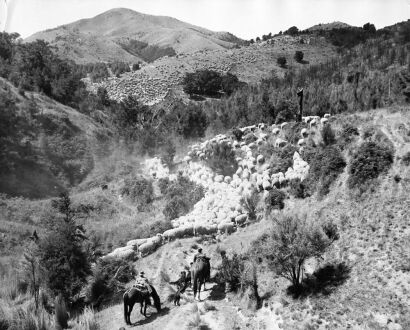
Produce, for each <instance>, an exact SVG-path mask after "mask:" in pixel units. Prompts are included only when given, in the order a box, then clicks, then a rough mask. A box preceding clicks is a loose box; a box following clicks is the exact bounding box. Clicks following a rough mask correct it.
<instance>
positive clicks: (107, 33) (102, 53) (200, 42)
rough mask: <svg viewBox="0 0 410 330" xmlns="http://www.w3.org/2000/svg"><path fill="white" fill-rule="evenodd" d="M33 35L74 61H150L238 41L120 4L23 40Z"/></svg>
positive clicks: (212, 48)
mask: <svg viewBox="0 0 410 330" xmlns="http://www.w3.org/2000/svg"><path fill="white" fill-rule="evenodd" d="M36 39H44V40H46V41H48V42H50V43H51V44H52V45H54V46H57V47H58V49H59V50H58V52H59V54H60V55H62V56H64V57H66V58H70V59H73V60H75V61H76V62H78V63H88V62H99V61H115V60H116V61H124V62H138V61H142V60H143V61H147V62H151V61H153V60H154V59H155V58H156V57H158V53H159V54H160V55H175V54H180V53H192V52H195V51H198V50H216V49H229V48H234V47H236V45H237V44H239V43H242V40H240V39H239V38H237V37H235V36H233V35H232V34H229V33H225V32H213V31H210V30H207V29H204V28H201V27H197V26H194V25H191V24H188V23H184V22H181V21H179V20H177V19H175V18H171V17H165V16H152V15H145V14H141V13H138V12H135V11H133V10H130V9H124V8H116V9H112V10H109V11H107V12H105V13H102V14H100V15H97V16H95V17H93V18H90V19H83V20H80V21H77V22H74V23H71V24H67V25H63V26H60V27H57V28H55V29H51V30H47V31H43V32H38V33H36V34H34V35H32V36H30V37H28V38H27V39H26V41H33V40H36ZM149 47H151V48H149ZM152 47H154V48H152ZM154 50H156V51H154ZM161 51H162V53H161ZM155 53H157V55H155Z"/></svg>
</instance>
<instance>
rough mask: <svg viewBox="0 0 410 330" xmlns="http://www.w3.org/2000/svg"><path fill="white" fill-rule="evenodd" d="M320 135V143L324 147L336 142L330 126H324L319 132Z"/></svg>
mask: <svg viewBox="0 0 410 330" xmlns="http://www.w3.org/2000/svg"><path fill="white" fill-rule="evenodd" d="M320 135H321V136H322V141H323V144H324V145H325V146H329V145H331V144H334V143H335V142H336V137H335V133H334V131H333V129H332V126H330V124H326V125H324V126H323V128H322V129H321V131H320Z"/></svg>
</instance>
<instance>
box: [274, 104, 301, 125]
mask: <svg viewBox="0 0 410 330" xmlns="http://www.w3.org/2000/svg"><path fill="white" fill-rule="evenodd" d="M275 110H276V113H277V116H276V120H275V123H276V124H280V123H283V122H290V121H296V118H297V116H298V113H299V111H298V105H297V104H296V103H295V102H294V101H291V100H283V99H281V100H280V101H279V102H278V104H277V105H276V106H275Z"/></svg>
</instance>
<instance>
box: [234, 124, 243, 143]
mask: <svg viewBox="0 0 410 330" xmlns="http://www.w3.org/2000/svg"><path fill="white" fill-rule="evenodd" d="M232 135H233V136H234V137H235V139H236V141H241V140H242V137H243V132H242V131H241V130H240V129H239V128H237V127H235V128H233V129H232Z"/></svg>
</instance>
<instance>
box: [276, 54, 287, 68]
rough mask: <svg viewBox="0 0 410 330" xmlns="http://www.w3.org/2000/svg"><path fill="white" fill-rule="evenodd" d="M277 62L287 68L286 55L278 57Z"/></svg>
mask: <svg viewBox="0 0 410 330" xmlns="http://www.w3.org/2000/svg"><path fill="white" fill-rule="evenodd" d="M276 63H278V65H279V66H280V67H281V68H285V67H286V63H287V61H286V57H284V56H281V57H278V59H277V60H276Z"/></svg>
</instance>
